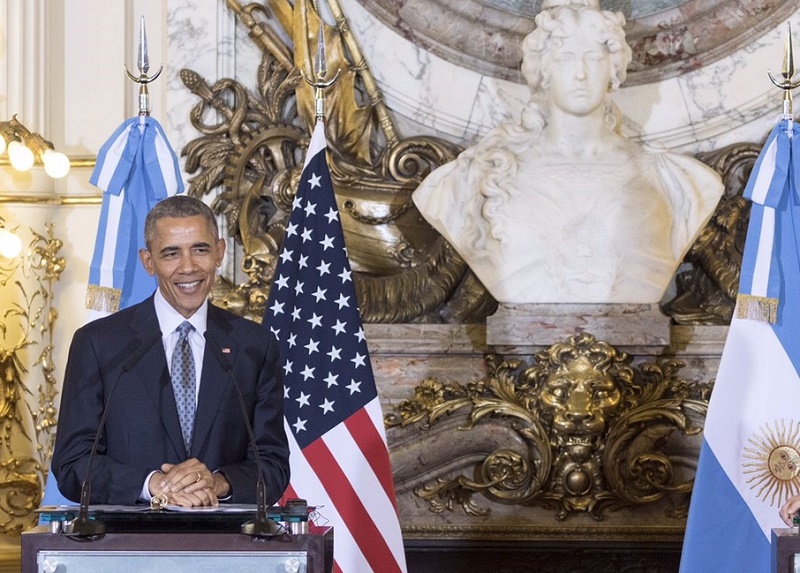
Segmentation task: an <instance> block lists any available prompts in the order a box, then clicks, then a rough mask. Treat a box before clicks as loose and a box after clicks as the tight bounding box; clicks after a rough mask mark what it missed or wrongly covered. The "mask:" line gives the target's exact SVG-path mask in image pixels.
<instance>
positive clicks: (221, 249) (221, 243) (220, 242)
mask: <svg viewBox="0 0 800 573" xmlns="http://www.w3.org/2000/svg"><path fill="white" fill-rule="evenodd" d="M226 246H227V243H225V239H222V238H220V239H217V267H221V266H222V259H224V258H225V247H226Z"/></svg>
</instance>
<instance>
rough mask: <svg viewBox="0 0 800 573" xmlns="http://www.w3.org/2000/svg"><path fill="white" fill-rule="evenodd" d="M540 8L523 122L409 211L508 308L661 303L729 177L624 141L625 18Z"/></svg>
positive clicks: (452, 168) (440, 177)
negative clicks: (618, 96)
mask: <svg viewBox="0 0 800 573" xmlns="http://www.w3.org/2000/svg"><path fill="white" fill-rule="evenodd" d="M542 8H543V9H542V11H541V12H540V13H539V15H537V17H536V28H535V30H534V31H533V32H531V33H530V34H529V35H528V36H527V37H526V38H525V40H524V42H523V45H522V49H523V54H524V56H523V62H522V73H523V75H524V77H525V79H526V80H527V82H528V85H529V86H530V90H531V98H530V100H529V102H528V104H527V106H526V107H525V109H524V110H523V112H522V114H521V120H520V121H519V122H518V123H507V124H503V125H500V126H498V127H496V128H494V129H493V130H492V131H490V132H489V133H488V134H487V136H486V137H485V138H484V139H482V140H481V141H480V142H478V143H477V144H476V145H475V146H474V147H472V148H469V149H467V150H465V151H464V152H463V153H462V154H461V155H459V157H458V158H457V159H456V160H454V161H452V162H450V163H447V164H445V165H443V166H441V167H439V168H438V169H436V170H434V171H433V172H432V173H431V174H430V175H429V176H428V177H427V178H426V179H425V180H424V181H423V182H422V183H421V184H420V186H419V187H418V188H417V190H416V191H415V192H414V194H413V200H414V203H415V204H416V205H417V207H418V209H419V211H420V212H421V213H422V215H423V217H424V218H425V219H426V220H427V221H428V222H429V223H430V224H431V225H432V226H433V227H434V228H435V229H436V230H437V231H439V232H440V233H441V234H442V235H443V236H444V237H445V238H446V239H447V240H448V241H449V242H450V243H451V244H452V245H453V247H454V248H455V249H456V250H457V251H458V252H459V254H461V256H462V257H463V258H464V260H465V261H466V262H467V264H468V265H469V266H470V268H471V269H472V270H473V272H474V273H475V274H476V275H477V277H478V278H479V279H480V280H481V282H482V283H483V284H484V286H485V287H486V288H487V289H488V291H489V292H490V293H491V294H492V295H493V296H494V298H495V299H497V300H498V301H499V302H503V303H655V302H658V301H659V300H661V298H662V296H663V294H664V292H665V290H666V288H667V287H668V285H669V283H670V281H671V279H672V276H673V275H674V273H675V271H676V269H677V267H678V265H679V264H680V262H681V259H682V258H683V256H684V254H685V252H686V251H687V250H688V248H689V247H690V246H691V244H692V241H693V240H694V238H695V236H696V235H697V234H698V233H699V231H700V230H701V229H702V227H703V225H704V224H705V223H706V221H707V220H708V218H709V217H710V216H711V214H712V212H713V210H714V208H715V206H716V204H717V202H718V200H719V198H720V196H721V194H722V191H723V186H722V183H721V180H720V178H719V176H718V175H717V174H716V172H714V171H713V170H711V169H710V168H708V167H707V166H705V165H704V164H702V163H700V162H699V161H697V160H695V159H693V158H690V157H686V156H682V155H679V154H675V153H670V152H663V151H655V150H652V149H648V148H647V147H644V146H642V145H640V144H638V143H636V142H634V141H632V140H630V139H628V138H626V137H625V136H623V135H622V134H621V133H619V129H618V127H619V113H618V109H617V108H616V106H615V105H614V104H613V102H612V99H611V92H612V91H613V90H614V89H616V88H618V87H619V85H620V84H621V83H622V82H623V81H624V79H625V73H626V67H627V65H628V63H629V61H630V58H631V50H630V48H629V46H628V45H627V43H626V41H625V32H624V30H623V26H624V17H623V16H622V15H621V14H617V13H613V12H609V11H605V10H600V9H599V7H598V4H597V2H596V0H584V1H582V2H580V1H579V2H575V1H574V0H573V1H572V2H568V1H564V0H562V1H554V0H545V2H544V4H543V6H542Z"/></svg>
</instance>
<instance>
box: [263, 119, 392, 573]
mask: <svg viewBox="0 0 800 573" xmlns="http://www.w3.org/2000/svg"><path fill="white" fill-rule="evenodd" d="M325 149H326V142H325V129H324V123H323V122H322V121H318V122H317V125H316V127H315V129H314V133H313V135H312V138H311V143H310V145H309V147H308V151H307V155H306V161H305V165H304V166H303V172H302V176H301V181H300V185H299V189H298V191H297V195H296V196H295V199H294V203H293V205H292V213H291V216H290V219H289V225H288V227H287V228H286V234H285V238H284V244H283V248H282V250H281V254H280V260H279V261H278V265H277V268H276V270H275V276H274V279H273V283H272V290H271V292H270V297H269V300H268V302H267V308H266V310H265V312H264V325H265V326H266V327H267V328H269V329H270V331H272V333H273V334H274V335H275V337H276V338H277V339H278V341H279V342H280V348H281V359H282V361H283V376H284V416H285V418H284V423H285V425H286V432H287V435H288V436H289V443H290V449H291V456H290V463H291V471H292V477H291V482H290V484H289V488H288V489H287V491H286V493H285V494H284V498H292V497H299V498H302V499H306V500H308V503H309V504H310V505H312V506H315V507H317V513H318V514H319V515H320V517H321V518H322V519H324V520H326V523H324V524H326V525H332V526H333V528H334V537H335V543H334V571H335V572H340V573H364V572H369V571H373V572H380V573H392V572H405V571H406V564H405V554H404V552H403V539H402V535H401V533H400V523H399V520H398V517H397V505H396V498H395V492H394V482H393V480H392V469H391V465H390V462H389V451H388V448H387V446H386V434H385V431H384V426H383V414H382V412H381V405H380V401H379V399H378V392H377V389H376V386H375V380H374V378H373V374H372V366H371V364H370V360H369V354H368V352H367V342H366V339H365V337H364V329H363V327H362V323H361V316H360V314H359V310H358V304H357V300H356V294H355V288H354V286H353V278H352V275H351V270H350V263H349V262H348V259H347V251H346V249H345V244H344V235H343V233H342V225H341V221H340V220H339V211H338V209H337V207H336V200H335V196H334V193H333V185H332V183H331V176H330V171H329V170H328V164H327V160H326V157H325ZM321 524H322V523H321Z"/></svg>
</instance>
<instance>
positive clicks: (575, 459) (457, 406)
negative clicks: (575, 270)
mask: <svg viewBox="0 0 800 573" xmlns="http://www.w3.org/2000/svg"><path fill="white" fill-rule="evenodd" d="M486 363H487V366H488V375H487V377H486V378H484V379H482V380H479V381H477V382H472V383H468V384H463V385H462V384H455V383H454V384H445V383H442V382H440V381H438V380H435V379H432V378H429V379H426V380H424V381H423V382H422V383H421V384H420V385H419V386H417V388H416V389H415V396H414V398H413V399H410V400H405V401H403V402H402V403H401V404H400V405H398V406H397V408H396V410H395V411H394V412H392V413H390V414H388V415H387V416H386V418H385V422H386V425H387V427H400V426H402V427H410V426H417V427H418V428H419V430H420V431H421V432H432V431H434V430H435V426H436V424H437V423H439V422H440V421H441V420H442V419H443V418H444V417H450V416H454V415H456V414H462V415H463V416H464V422H463V424H462V426H461V427H460V430H462V431H465V432H470V431H474V430H475V429H476V428H478V427H479V426H480V425H481V424H488V423H492V424H502V425H503V426H504V427H505V429H506V430H508V432H509V433H510V434H513V435H514V436H515V437H516V438H518V441H517V440H516V439H515V440H508V442H509V443H508V444H503V443H498V444H497V445H496V447H495V448H494V450H493V451H491V452H490V453H488V455H485V456H484V457H483V459H481V460H479V461H478V462H477V463H475V465H474V468H473V471H472V473H471V474H470V475H469V476H467V475H463V474H462V475H455V476H453V475H441V476H439V477H436V479H434V480H429V481H427V483H424V484H423V485H420V486H418V487H416V489H415V490H414V492H415V494H416V495H417V496H418V497H420V498H422V499H424V500H425V501H426V502H427V504H428V506H429V508H430V510H431V511H434V512H442V511H445V510H449V511H452V510H454V509H455V508H456V506H460V507H461V508H462V509H463V510H464V511H465V512H466V513H468V514H470V515H486V514H488V513H489V512H490V511H491V508H490V506H486V505H482V504H481V503H480V502H478V501H477V500H476V498H475V495H474V494H476V493H480V494H482V495H483V496H484V498H485V500H488V501H492V502H501V503H504V504H518V505H525V506H537V507H543V508H547V509H549V510H552V511H554V514H555V517H556V518H558V519H559V520H562V519H565V518H566V517H567V516H569V515H571V514H576V513H587V514H589V515H591V516H592V517H594V518H596V519H602V518H603V516H604V513H605V512H606V511H607V510H616V509H620V508H623V507H630V506H638V505H643V504H649V503H653V502H656V501H659V500H662V499H665V498H668V499H669V502H670V503H669V508H668V513H669V514H670V516H672V517H681V516H685V511H686V509H687V507H688V495H687V494H688V493H689V492H690V491H691V479H689V477H688V473H689V472H687V474H684V470H685V469H686V467H685V464H686V458H685V457H683V455H682V454H681V453H680V452H677V451H675V450H673V448H672V443H671V436H672V435H673V434H674V433H676V432H678V433H680V434H682V435H683V436H692V435H695V434H698V433H699V432H700V427H699V425H696V422H697V421H699V420H702V419H703V418H704V416H705V411H706V408H707V400H708V396H709V394H710V386H709V385H706V384H690V383H688V382H686V381H684V380H682V379H681V378H680V377H679V370H680V368H681V367H682V364H681V363H680V362H678V361H674V360H664V361H662V362H659V363H643V364H640V365H633V364H632V360H631V358H630V357H629V356H628V355H627V354H625V353H623V352H620V351H619V350H617V349H616V348H614V347H613V346H611V345H610V344H607V343H605V342H602V341H598V340H596V339H595V338H594V337H593V336H592V335H590V334H586V333H583V334H578V335H575V336H573V337H570V338H569V339H568V340H567V341H565V342H561V343H557V344H554V345H552V346H550V347H549V348H547V349H545V350H543V351H541V352H539V353H538V354H536V355H535V357H534V360H533V362H532V363H531V364H527V363H526V362H525V361H523V360H520V359H514V360H503V359H502V357H499V356H495V355H487V356H486ZM420 439H423V437H420ZM454 455H455V453H454ZM446 466H447V463H446V461H445V462H443V466H442V467H446ZM442 473H443V474H447V473H448V472H447V471H445V470H443V472H442Z"/></svg>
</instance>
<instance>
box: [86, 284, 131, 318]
mask: <svg viewBox="0 0 800 573" xmlns="http://www.w3.org/2000/svg"><path fill="white" fill-rule="evenodd" d="M121 297H122V291H121V290H120V289H118V288H111V287H105V286H99V285H89V288H88V289H87V290H86V308H88V309H89V310H97V311H100V312H117V311H118V310H119V301H120V298H121Z"/></svg>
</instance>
